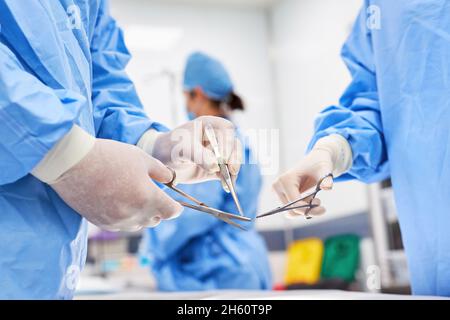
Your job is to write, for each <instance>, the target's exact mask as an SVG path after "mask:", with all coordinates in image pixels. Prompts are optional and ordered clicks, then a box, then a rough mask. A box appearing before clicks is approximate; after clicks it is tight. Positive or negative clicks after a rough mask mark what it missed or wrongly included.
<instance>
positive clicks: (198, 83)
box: [184, 52, 233, 101]
mask: <svg viewBox="0 0 450 320" xmlns="http://www.w3.org/2000/svg"><path fill="white" fill-rule="evenodd" d="M197 87H200V88H202V90H203V92H204V93H205V94H206V96H207V97H208V98H210V99H214V100H218V101H225V100H226V99H227V98H228V97H229V96H230V94H231V93H232V92H233V84H232V82H231V79H230V76H229V74H228V72H227V70H225V67H224V66H223V64H222V63H221V62H220V61H218V60H216V59H214V58H212V57H210V56H208V55H206V54H204V53H202V52H194V53H192V54H191V55H190V56H189V58H188V59H187V63H186V69H185V71H184V89H185V90H186V91H192V90H193V89H195V88H197Z"/></svg>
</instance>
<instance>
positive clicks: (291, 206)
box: [256, 173, 333, 219]
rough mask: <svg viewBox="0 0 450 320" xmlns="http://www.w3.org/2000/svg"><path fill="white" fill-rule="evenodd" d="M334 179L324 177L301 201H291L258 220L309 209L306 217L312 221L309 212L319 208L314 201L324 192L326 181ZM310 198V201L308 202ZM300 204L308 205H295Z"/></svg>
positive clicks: (330, 176)
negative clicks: (323, 184)
mask: <svg viewBox="0 0 450 320" xmlns="http://www.w3.org/2000/svg"><path fill="white" fill-rule="evenodd" d="M329 178H331V179H333V175H332V174H331V173H330V174H328V175H326V176H325V177H323V178H322V179H320V180H319V181H318V182H317V185H316V188H315V190H314V192H312V193H310V194H308V195H306V196H304V195H302V196H301V197H300V198H299V199H296V200H294V201H291V202H289V203H287V204H285V205H283V206H280V207H278V208H275V209H273V210H271V211H269V212H266V213H263V214H260V215H258V216H257V217H256V218H257V219H259V218H263V217H268V216H271V215H274V214H277V213H280V212H285V211H291V210H295V209H304V208H307V210H306V212H305V217H306V219H311V218H312V217H311V216H310V215H309V212H310V211H311V209H314V208H316V207H318V206H317V205H314V204H313V203H312V202H313V200H314V199H315V198H316V196H317V194H318V193H319V192H320V191H321V190H322V183H323V182H324V181H325V180H326V179H329ZM308 198H309V200H307V199H308ZM299 202H307V204H304V205H297V206H294V205H295V204H297V203H299Z"/></svg>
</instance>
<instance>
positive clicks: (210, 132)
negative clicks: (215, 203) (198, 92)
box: [205, 123, 244, 217]
mask: <svg viewBox="0 0 450 320" xmlns="http://www.w3.org/2000/svg"><path fill="white" fill-rule="evenodd" d="M205 133H206V137H207V138H208V140H209V143H210V144H211V147H212V148H213V152H214V155H215V156H216V158H217V164H218V165H219V169H220V175H221V176H222V178H223V181H225V184H226V187H227V188H228V191H230V193H231V196H232V197H233V200H234V203H235V204H236V208H237V209H238V212H239V214H240V215H241V216H242V217H243V216H244V212H243V211H242V208H241V204H240V203H239V199H238V196H237V194H236V188H235V186H234V183H233V179H232V178H231V174H230V170H229V168H228V164H227V163H226V162H225V159H224V158H223V157H222V154H221V153H220V149H219V143H218V142H217V138H216V134H215V133H214V129H213V127H212V126H211V124H210V123H207V124H206V125H205Z"/></svg>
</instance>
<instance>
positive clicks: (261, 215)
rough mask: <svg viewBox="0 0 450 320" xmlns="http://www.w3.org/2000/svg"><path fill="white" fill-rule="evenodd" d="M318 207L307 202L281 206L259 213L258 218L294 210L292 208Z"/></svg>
mask: <svg viewBox="0 0 450 320" xmlns="http://www.w3.org/2000/svg"><path fill="white" fill-rule="evenodd" d="M316 207H318V206H317V205H315V204H306V205H303V206H296V207H289V208H285V207H280V208H277V209H275V210H272V211H269V212H266V213H262V214H260V215H257V216H256V219H259V218H263V217H268V216H272V215H274V214H277V213H280V212H285V211H292V210H296V209H305V208H308V209H313V208H316Z"/></svg>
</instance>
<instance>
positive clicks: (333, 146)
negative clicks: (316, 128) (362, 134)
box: [313, 134, 353, 178]
mask: <svg viewBox="0 0 450 320" xmlns="http://www.w3.org/2000/svg"><path fill="white" fill-rule="evenodd" d="M313 150H325V151H328V152H329V153H330V154H331V157H332V159H333V164H334V171H333V176H334V177H335V178H337V177H339V176H340V175H342V174H343V173H345V172H347V171H348V170H350V168H351V167H352V164H353V153H352V148H351V147H350V144H349V143H348V141H347V139H345V138H344V137H343V136H341V135H339V134H331V135H329V136H326V137H323V138H321V139H319V140H318V141H317V142H316V144H315V145H314V148H313Z"/></svg>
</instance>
